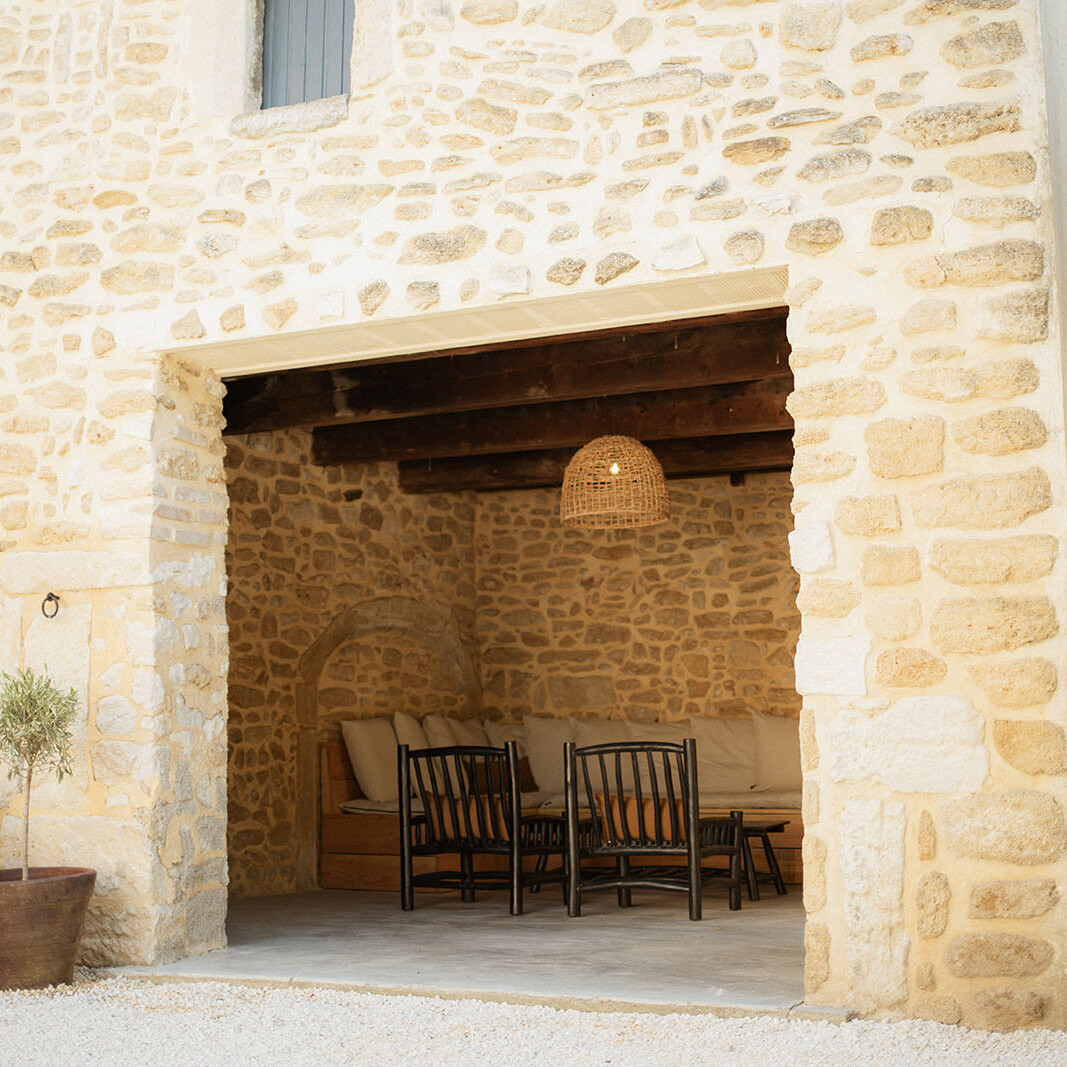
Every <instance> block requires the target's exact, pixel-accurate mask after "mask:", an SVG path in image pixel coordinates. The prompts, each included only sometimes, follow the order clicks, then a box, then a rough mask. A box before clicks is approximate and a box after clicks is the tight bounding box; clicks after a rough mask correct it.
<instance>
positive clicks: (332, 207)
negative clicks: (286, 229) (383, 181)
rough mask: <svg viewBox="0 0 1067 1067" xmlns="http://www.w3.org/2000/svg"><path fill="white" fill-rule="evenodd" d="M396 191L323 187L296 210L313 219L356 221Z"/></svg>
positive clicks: (299, 201)
mask: <svg viewBox="0 0 1067 1067" xmlns="http://www.w3.org/2000/svg"><path fill="white" fill-rule="evenodd" d="M392 191H393V186H391V185H323V186H319V187H318V188H317V189H313V190H311V191H310V192H307V193H303V194H302V195H301V196H298V197H297V198H296V204H295V206H296V210H297V211H299V212H300V213H301V214H302V215H307V216H309V217H310V218H313V219H346V218H352V219H356V218H359V216H360V215H362V214H363V212H364V211H367V210H368V209H369V208H372V207H374V206H375V205H376V204H379V203H381V202H382V201H383V200H384V199H385V198H386V197H387V196H388V195H389V194H390V193H391V192H392Z"/></svg>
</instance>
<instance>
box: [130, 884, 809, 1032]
mask: <svg viewBox="0 0 1067 1067" xmlns="http://www.w3.org/2000/svg"><path fill="white" fill-rule="evenodd" d="M634 896H635V902H634V906H633V907H632V908H629V909H623V908H619V907H617V906H616V903H615V897H614V894H609V893H604V894H597V895H596V896H594V897H592V898H590V900H588V901H587V902H583V908H582V916H581V917H580V918H577V919H568V918H567V914H566V911H565V909H564V907H563V905H562V902H561V901H560V899H559V894H558V891H556V890H553V891H546V892H544V893H542V894H541V895H539V896H528V897H527V910H526V912H525V914H523V915H521V916H518V917H515V918H513V917H512V916H510V915H509V914H508V910H507V900H506V897H505V896H504V895H503V894H501V893H491V894H489V893H486V894H480V895H479V899H478V900H477V901H476V902H474V903H473V904H463V903H462V902H461V901H460V900H459V898H458V897H457V896H454V895H452V894H436V893H424V894H419V895H418V896H417V897H416V902H415V911H413V912H402V911H401V910H400V907H399V901H398V895H397V894H396V893H369V892H351V891H345V890H328V891H321V892H317V893H306V894H301V895H297V896H285V897H259V898H255V899H251V900H237V901H233V902H232V903H231V905H230V914H229V920H228V923H227V930H228V934H229V947H228V948H226V949H224V950H222V951H220V952H213V953H210V954H208V955H206V956H198V957H195V958H192V959H186V960H181V961H179V962H178V963H173V964H169V965H166V966H160V967H125V968H120V969H118V970H119V973H123V974H129V975H141V976H145V977H152V978H197V979H208V978H210V979H216V980H220V979H221V980H231V981H268V982H299V983H309V984H315V985H343V986H346V987H349V988H358V989H365V990H368V991H373V992H396V993H401V992H405V993H424V994H426V993H433V994H442V995H446V996H481V997H482V998H483V999H484V998H489V999H494V1000H508V1001H519V1002H536V1003H546V1004H557V1005H560V1004H570V1005H574V1006H582V1005H583V1004H584V1005H586V1006H590V1007H594V1006H600V1007H621V1006H628V1007H629V1006H634V1007H643V1008H645V1009H648V1008H650V1007H658V1008H661V1009H662V1008H664V1007H671V1008H676V1009H678V1008H680V1009H683V1010H684V1009H686V1008H689V1009H694V1008H695V1009H703V1010H708V1009H711V1010H716V1011H727V1010H731V1009H733V1010H739V1011H770V1012H783V1011H788V1010H789V1009H790V1008H792V1007H793V1006H795V1005H797V1004H798V1003H800V1001H802V1000H803V996H804V980H803V975H804V959H803V916H804V911H803V906H802V903H801V897H800V892H799V889H798V888H796V887H794V888H792V889H791V891H790V892H789V894H788V895H787V896H783V897H779V896H776V895H775V894H774V890H773V889H770V888H769V887H768V890H767V891H765V892H764V893H763V899H762V900H760V901H758V902H757V903H750V902H749V901H748V900H745V901H744V906H743V908H742V910H741V911H739V912H731V911H729V910H728V908H727V906H726V899H725V894H720V893H714V894H712V893H709V894H708V895H706V897H705V900H704V919H703V921H701V922H699V923H693V922H690V921H689V918H688V914H687V910H686V903H685V898H684V896H682V895H681V894H668V893H655V892H643V893H635V894H634ZM594 1002H596V1003H594Z"/></svg>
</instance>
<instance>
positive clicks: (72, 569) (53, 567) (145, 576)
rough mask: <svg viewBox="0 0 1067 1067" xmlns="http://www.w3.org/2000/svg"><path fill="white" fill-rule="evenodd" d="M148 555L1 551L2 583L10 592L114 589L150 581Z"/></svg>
mask: <svg viewBox="0 0 1067 1067" xmlns="http://www.w3.org/2000/svg"><path fill="white" fill-rule="evenodd" d="M150 582H151V578H150V575H149V571H148V563H147V559H146V558H145V557H144V556H142V555H141V554H139V553H136V552H91V551H80V550H78V549H63V550H59V551H54V552H14V551H12V552H5V553H3V555H0V587H2V588H3V589H4V590H5V591H6V592H8V593H37V592H40V593H41V594H42V595H43V594H44V593H45V592H47V591H48V590H49V589H67V590H83V589H111V588H126V587H130V586H139V585H149V584H150Z"/></svg>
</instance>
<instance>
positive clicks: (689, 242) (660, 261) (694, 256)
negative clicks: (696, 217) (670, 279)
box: [652, 233, 707, 271]
mask: <svg viewBox="0 0 1067 1067" xmlns="http://www.w3.org/2000/svg"><path fill="white" fill-rule="evenodd" d="M706 262H707V256H705V255H704V252H703V250H702V249H701V247H700V243H699V242H698V241H697V239H696V238H695V237H694V236H693V235H692V234H691V233H687V234H686V235H685V236H684V237H680V238H678V240H677V241H672V242H671V243H670V244H667V245H663V246H662V247H661V248H660V250H659V252H657V253H656V256H655V258H654V259H653V260H652V269H653V270H658V271H673V270H690V269H691V268H693V267H699V266H700V265H701V264H702V263H706Z"/></svg>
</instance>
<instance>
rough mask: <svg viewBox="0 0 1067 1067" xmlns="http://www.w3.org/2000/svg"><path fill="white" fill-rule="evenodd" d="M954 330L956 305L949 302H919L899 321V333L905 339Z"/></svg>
mask: <svg viewBox="0 0 1067 1067" xmlns="http://www.w3.org/2000/svg"><path fill="white" fill-rule="evenodd" d="M955 328H956V305H955V304H954V303H953V302H952V301H951V300H920V301H918V302H917V303H915V304H912V306H911V307H910V308H908V310H907V311H906V312H905V313H904V317H903V318H902V319H901V320H900V332H901V333H902V334H903V335H904V336H905V337H913V336H915V334H920V333H934V332H936V331H938V330H954V329H955Z"/></svg>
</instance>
